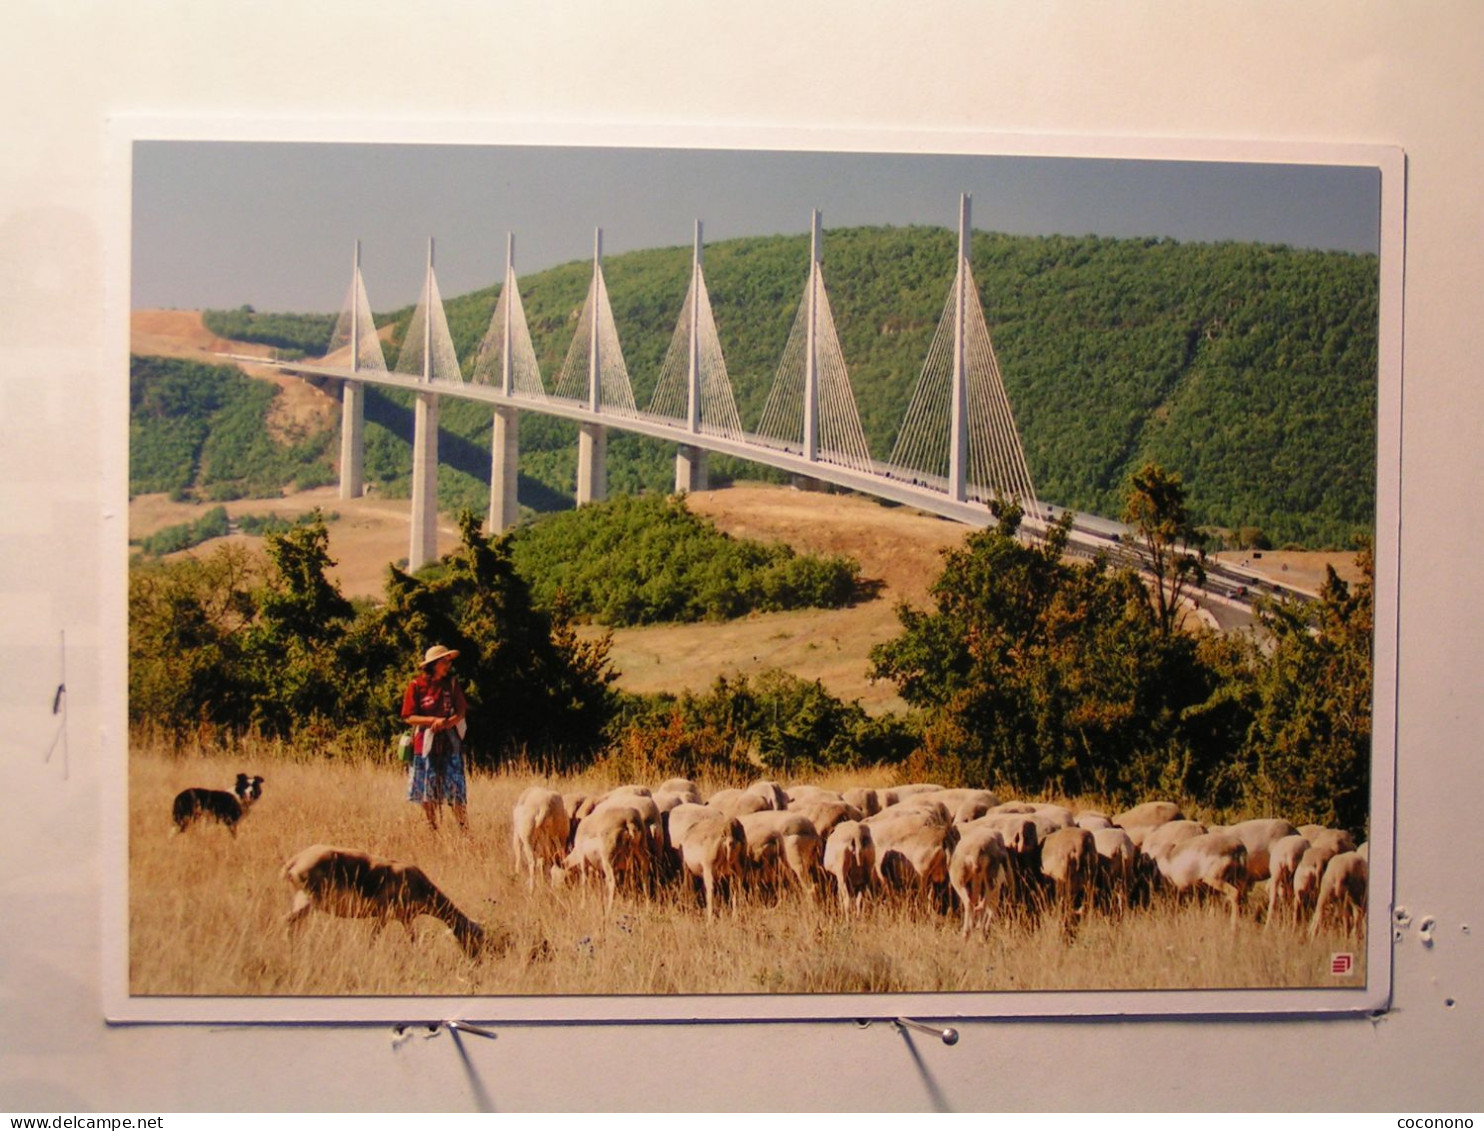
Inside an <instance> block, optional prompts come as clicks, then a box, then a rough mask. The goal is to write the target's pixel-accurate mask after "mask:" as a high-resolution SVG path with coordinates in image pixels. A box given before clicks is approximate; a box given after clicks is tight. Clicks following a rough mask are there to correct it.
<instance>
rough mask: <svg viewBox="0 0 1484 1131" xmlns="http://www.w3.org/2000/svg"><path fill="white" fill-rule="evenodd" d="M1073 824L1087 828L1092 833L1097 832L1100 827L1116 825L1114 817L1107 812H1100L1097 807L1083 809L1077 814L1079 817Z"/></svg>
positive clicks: (1105, 827) (1107, 827) (1106, 827)
mask: <svg viewBox="0 0 1484 1131" xmlns="http://www.w3.org/2000/svg"><path fill="white" fill-rule="evenodd" d="M1073 824H1075V825H1076V826H1077V827H1078V828H1079V829H1086V830H1087V831H1088V832H1090V833H1095V832H1097V831H1098V830H1099V829H1111V828H1114V827H1115V826H1114V824H1113V818H1112V817H1110V816H1108V814H1106V813H1099V812H1098V811H1097V810H1096V809H1084V810H1082V812H1080V813H1078V814H1077V819H1076V821H1074V822H1073Z"/></svg>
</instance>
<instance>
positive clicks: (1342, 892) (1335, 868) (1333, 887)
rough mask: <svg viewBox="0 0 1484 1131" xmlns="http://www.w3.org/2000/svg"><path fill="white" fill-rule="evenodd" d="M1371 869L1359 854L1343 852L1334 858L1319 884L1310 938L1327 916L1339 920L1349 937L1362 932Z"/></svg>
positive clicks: (1327, 865)
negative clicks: (1335, 917)
mask: <svg viewBox="0 0 1484 1131" xmlns="http://www.w3.org/2000/svg"><path fill="white" fill-rule="evenodd" d="M1369 879H1370V867H1369V865H1367V864H1366V861H1365V857H1363V856H1362V855H1361V854H1360V853H1359V852H1340V853H1337V854H1336V855H1334V856H1332V857H1331V858H1330V861H1329V863H1328V864H1326V865H1325V868H1324V879H1323V880H1322V881H1321V882H1320V884H1319V898H1318V900H1317V901H1316V902H1315V904H1314V919H1313V921H1312V922H1310V924H1309V937H1310V938H1311V939H1312V938H1313V937H1314V936H1315V935H1317V934H1318V933H1319V928H1320V925H1321V924H1322V923H1323V922H1324V920H1325V918H1326V916H1327V915H1329V914H1331V913H1333V914H1335V915H1337V916H1338V917H1339V920H1340V925H1341V926H1342V927H1343V928H1344V930H1345V933H1346V934H1352V933H1354V932H1355V931H1357V930H1359V928H1360V925H1361V924H1362V923H1363V922H1364V921H1365V904H1366V887H1367V885H1368V881H1369Z"/></svg>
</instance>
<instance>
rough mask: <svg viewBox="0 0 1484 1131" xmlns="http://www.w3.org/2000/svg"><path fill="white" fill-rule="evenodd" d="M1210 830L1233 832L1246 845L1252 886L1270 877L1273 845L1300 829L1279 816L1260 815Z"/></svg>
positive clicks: (1248, 881)
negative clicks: (1269, 857)
mask: <svg viewBox="0 0 1484 1131" xmlns="http://www.w3.org/2000/svg"><path fill="white" fill-rule="evenodd" d="M1210 831H1211V832H1213V833H1214V832H1227V833H1231V834H1232V835H1233V836H1235V837H1237V838H1239V839H1240V840H1241V842H1242V843H1243V844H1244V845H1245V846H1246V848H1247V883H1248V885H1249V886H1250V885H1252V884H1255V883H1260V882H1261V881H1263V880H1265V879H1267V878H1268V875H1269V865H1268V853H1269V851H1270V850H1271V849H1272V846H1273V845H1274V844H1276V843H1277V842H1278V841H1280V840H1282V839H1283V838H1284V837H1286V836H1293V835H1294V834H1295V833H1296V832H1297V831H1298V830H1296V829H1295V828H1294V827H1293V826H1292V825H1290V824H1289V823H1288V822H1287V821H1285V820H1282V819H1281V818H1278V817H1258V818H1256V819H1255V820H1251V821H1242V822H1240V823H1238V824H1235V825H1230V826H1228V827H1226V828H1216V827H1212V828H1211V830H1210Z"/></svg>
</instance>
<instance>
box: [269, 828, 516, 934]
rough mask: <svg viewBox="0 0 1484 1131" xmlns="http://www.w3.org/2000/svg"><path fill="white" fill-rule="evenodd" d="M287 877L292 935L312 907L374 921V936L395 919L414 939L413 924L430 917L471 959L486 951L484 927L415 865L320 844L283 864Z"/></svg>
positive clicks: (332, 913)
mask: <svg viewBox="0 0 1484 1131" xmlns="http://www.w3.org/2000/svg"><path fill="white" fill-rule="evenodd" d="M281 874H282V875H283V878H284V879H286V880H287V881H288V882H289V883H290V884H292V885H293V886H294V887H295V888H296V889H298V890H297V891H296V892H295V893H294V905H293V909H292V910H291V911H289V913H288V915H287V916H285V919H284V922H285V924H286V925H287V927H288V929H289V931H290V933H291V934H292V933H293V932H294V930H295V928H296V927H298V925H299V924H300V923H302V922H303V921H304V918H305V916H307V915H308V914H309V912H310V911H311V910H313V909H314V908H319V910H321V911H323V912H325V913H326V914H329V915H338V916H340V917H341V918H345V919H372V920H374V922H373V923H372V926H371V937H372V938H373V939H374V938H376V936H377V935H379V934H380V933H381V931H382V928H384V927H385V926H386V924H387V920H389V919H396V920H397V921H398V922H400V923H401V924H402V926H403V928H404V929H405V930H406V931H407V935H408V937H409V938H415V937H416V936H415V934H414V932H413V930H412V920H414V919H416V918H417V917H418V916H419V915H431V916H433V918H435V919H439V920H441V921H442V922H443V923H444V924H445V925H446V926H447V927H448V928H449V930H451V931H452V932H453V936H454V938H455V939H456V940H458V944H459V946H460V948H462V950H463V952H464V954H465V955H467V956H468V957H469V958H477V957H478V956H479V955H480V954H481V953H482V952H483V950H484V948H485V945H486V942H487V940H486V936H485V931H484V928H483V927H481V926H480V925H479V924H478V923H476V922H474V921H473V920H472V919H470V918H469V917H468V916H466V915H465V914H464V913H463V912H462V911H460V910H459V909H458V908H457V907H455V906H454V904H453V901H452V900H450V899H449V898H448V897H447V896H446V895H444V894H443V892H441V891H439V890H438V886H437V885H436V884H434V883H433V881H432V880H430V879H428V877H427V874H426V873H425V872H423V870H422V869H421V868H419V867H418V866H417V865H415V864H400V863H398V862H397V861H395V860H381V859H378V858H376V857H374V856H370V855H368V854H366V853H364V852H357V851H355V850H353V849H349V848H334V847H332V846H330V845H325V844H316V845H311V846H310V847H309V848H306V849H304V850H303V851H302V852H300V853H298V854H297V855H295V856H291V857H289V859H288V860H287V861H286V862H285V863H284V866H283V869H282V873H281Z"/></svg>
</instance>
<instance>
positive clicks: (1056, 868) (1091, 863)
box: [1033, 815, 1098, 917]
mask: <svg viewBox="0 0 1484 1131" xmlns="http://www.w3.org/2000/svg"><path fill="white" fill-rule="evenodd" d="M1033 816H1034V815H1033ZM1097 869H1098V852H1097V846H1096V843H1095V842H1094V841H1093V837H1092V833H1090V832H1088V831H1087V830H1086V829H1079V828H1077V827H1076V826H1075V825H1071V826H1067V827H1065V828H1059V829H1055V830H1053V831H1052V832H1051V833H1050V835H1048V836H1047V837H1046V839H1045V840H1043V841H1042V842H1041V875H1042V876H1044V877H1045V878H1046V879H1047V880H1049V881H1050V882H1051V885H1052V888H1053V890H1054V891H1055V893H1056V900H1057V902H1058V903H1059V904H1060V905H1061V909H1062V914H1063V916H1068V917H1069V916H1071V915H1072V914H1074V913H1076V912H1078V911H1079V910H1082V909H1084V908H1085V907H1086V904H1087V896H1088V895H1089V894H1090V893H1091V892H1092V891H1093V885H1094V884H1095V883H1096V881H1097Z"/></svg>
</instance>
